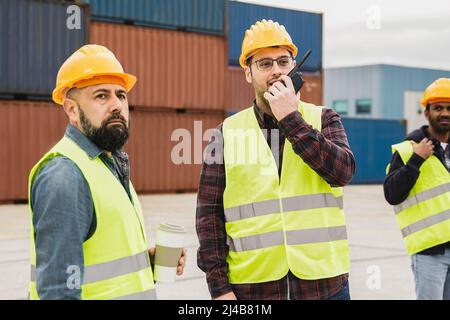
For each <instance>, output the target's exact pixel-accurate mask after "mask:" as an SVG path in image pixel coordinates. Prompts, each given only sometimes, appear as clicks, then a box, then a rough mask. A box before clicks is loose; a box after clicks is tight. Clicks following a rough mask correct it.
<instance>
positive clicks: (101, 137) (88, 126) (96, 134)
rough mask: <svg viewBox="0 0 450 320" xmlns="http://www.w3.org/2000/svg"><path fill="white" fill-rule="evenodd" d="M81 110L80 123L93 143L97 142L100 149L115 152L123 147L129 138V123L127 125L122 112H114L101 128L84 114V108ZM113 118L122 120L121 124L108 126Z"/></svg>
mask: <svg viewBox="0 0 450 320" xmlns="http://www.w3.org/2000/svg"><path fill="white" fill-rule="evenodd" d="M79 110H80V124H81V127H82V128H83V131H84V134H85V135H86V137H88V138H89V140H91V141H92V142H93V143H95V144H96V145H97V146H98V147H99V148H100V149H102V150H106V151H110V152H114V151H116V150H120V149H122V147H123V146H124V144H125V143H126V142H127V140H128V136H129V132H128V131H129V125H128V127H127V126H126V120H125V118H124V117H123V116H122V115H120V113H114V114H112V115H111V117H109V118H108V119H106V120H104V121H103V122H102V124H101V126H100V128H96V127H94V126H93V125H92V123H91V122H90V121H89V119H88V118H87V117H86V115H85V114H84V112H83V110H81V108H79ZM111 120H120V121H121V122H122V123H121V124H114V125H110V126H109V127H108V123H109V122H110V121H111Z"/></svg>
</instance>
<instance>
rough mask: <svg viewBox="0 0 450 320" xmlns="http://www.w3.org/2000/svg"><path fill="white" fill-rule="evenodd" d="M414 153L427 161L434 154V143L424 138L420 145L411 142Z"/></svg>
mask: <svg viewBox="0 0 450 320" xmlns="http://www.w3.org/2000/svg"><path fill="white" fill-rule="evenodd" d="M411 143H412V146H413V150H414V153H415V154H417V155H418V156H419V157H421V158H422V159H424V160H427V159H428V158H429V157H430V156H431V155H432V154H433V153H434V145H433V142H432V141H431V140H429V139H427V138H423V139H422V141H420V143H415V142H414V141H411Z"/></svg>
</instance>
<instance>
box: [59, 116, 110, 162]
mask: <svg viewBox="0 0 450 320" xmlns="http://www.w3.org/2000/svg"><path fill="white" fill-rule="evenodd" d="M65 135H66V137H68V138H70V139H72V140H73V141H74V142H75V143H76V144H78V145H79V146H80V148H81V149H83V150H84V151H85V152H86V153H87V155H88V156H89V158H91V159H93V158H95V157H97V156H99V155H101V154H102V153H104V151H103V150H101V149H100V148H99V147H98V146H97V145H96V144H95V143H93V142H92V141H91V140H89V138H88V137H86V136H85V135H84V134H83V133H82V132H81V131H80V130H78V129H77V128H75V127H74V126H73V125H71V124H70V123H69V124H68V125H67V128H66V133H65Z"/></svg>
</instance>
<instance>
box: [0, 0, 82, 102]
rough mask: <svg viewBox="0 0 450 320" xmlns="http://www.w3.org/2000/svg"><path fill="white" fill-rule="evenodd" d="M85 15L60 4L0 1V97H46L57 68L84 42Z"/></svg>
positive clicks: (51, 2)
mask: <svg viewBox="0 0 450 320" xmlns="http://www.w3.org/2000/svg"><path fill="white" fill-rule="evenodd" d="M70 6H71V7H70ZM87 14H88V8H87V6H86V5H77V6H74V5H71V4H67V3H62V2H61V1H49V0H42V1H30V0H2V1H0V35H1V38H2V39H1V46H0V70H1V77H0V96H1V97H2V98H24V97H25V98H27V97H30V98H32V99H39V98H40V99H50V95H51V92H52V90H53V88H54V86H55V82H56V75H57V73H58V70H59V67H60V66H61V64H62V63H63V62H64V61H65V60H66V59H67V57H69V56H70V55H71V54H72V53H73V52H74V51H75V50H77V49H78V48H79V47H81V46H82V45H84V44H85V43H86V40H87V36H88V30H87V26H88V23H89V22H88V20H89V19H88V15H87Z"/></svg>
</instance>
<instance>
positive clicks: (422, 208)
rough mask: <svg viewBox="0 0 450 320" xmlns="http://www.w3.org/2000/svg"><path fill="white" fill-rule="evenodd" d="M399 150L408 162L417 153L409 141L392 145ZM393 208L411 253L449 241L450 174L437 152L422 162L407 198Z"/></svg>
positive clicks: (395, 149)
mask: <svg viewBox="0 0 450 320" xmlns="http://www.w3.org/2000/svg"><path fill="white" fill-rule="evenodd" d="M396 151H397V152H398V154H399V155H400V157H401V158H402V161H403V163H405V164H406V163H407V162H408V160H409V158H411V156H412V154H413V152H414V150H413V146H412V144H411V142H410V141H404V142H402V143H399V144H395V145H393V146H392V153H395V152H396ZM394 211H395V217H396V220H397V222H398V224H399V227H400V230H401V233H402V236H403V240H404V241H405V244H406V250H407V251H408V254H409V255H413V254H415V253H418V252H420V251H423V250H425V249H428V248H431V247H434V246H436V245H438V244H441V243H445V242H448V241H450V173H449V172H448V170H447V169H446V168H445V166H444V165H443V164H442V162H441V161H439V159H438V158H437V157H436V156H435V155H432V156H430V157H429V158H428V159H427V160H425V162H424V163H423V164H422V165H421V167H420V174H419V178H418V179H417V181H416V183H415V184H414V186H413V188H412V189H411V191H410V192H409V194H408V197H407V198H406V200H405V201H403V202H402V203H400V204H398V205H396V206H394Z"/></svg>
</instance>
